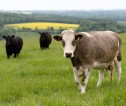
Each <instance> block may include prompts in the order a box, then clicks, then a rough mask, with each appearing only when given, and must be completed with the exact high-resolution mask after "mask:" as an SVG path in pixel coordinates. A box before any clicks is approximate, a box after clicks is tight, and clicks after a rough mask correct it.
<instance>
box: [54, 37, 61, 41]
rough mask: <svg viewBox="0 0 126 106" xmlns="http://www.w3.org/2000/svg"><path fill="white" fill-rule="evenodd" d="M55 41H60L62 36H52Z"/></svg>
mask: <svg viewBox="0 0 126 106" xmlns="http://www.w3.org/2000/svg"><path fill="white" fill-rule="evenodd" d="M53 38H54V39H55V40H56V41H61V40H62V37H61V36H54V37H53Z"/></svg>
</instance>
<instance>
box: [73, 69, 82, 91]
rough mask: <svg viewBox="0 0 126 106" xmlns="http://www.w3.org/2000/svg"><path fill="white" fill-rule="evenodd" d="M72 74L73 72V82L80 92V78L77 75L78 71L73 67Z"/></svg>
mask: <svg viewBox="0 0 126 106" xmlns="http://www.w3.org/2000/svg"><path fill="white" fill-rule="evenodd" d="M73 72H74V80H75V82H76V84H77V85H78V90H81V88H82V85H81V82H80V78H79V75H78V70H77V69H76V67H73Z"/></svg>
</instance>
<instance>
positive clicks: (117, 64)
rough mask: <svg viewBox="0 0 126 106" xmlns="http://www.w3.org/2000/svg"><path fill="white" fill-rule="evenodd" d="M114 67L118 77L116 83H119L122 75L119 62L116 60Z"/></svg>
mask: <svg viewBox="0 0 126 106" xmlns="http://www.w3.org/2000/svg"><path fill="white" fill-rule="evenodd" d="M114 62H115V67H116V73H117V76H118V82H120V79H121V73H122V68H121V61H118V59H117V58H116V59H115V61H114Z"/></svg>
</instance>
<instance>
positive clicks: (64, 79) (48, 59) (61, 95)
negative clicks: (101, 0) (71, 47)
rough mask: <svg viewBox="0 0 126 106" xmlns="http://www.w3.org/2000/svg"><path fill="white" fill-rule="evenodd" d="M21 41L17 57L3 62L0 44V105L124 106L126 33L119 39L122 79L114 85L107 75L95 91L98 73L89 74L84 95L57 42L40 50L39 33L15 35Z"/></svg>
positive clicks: (114, 78) (2, 43) (3, 56)
mask: <svg viewBox="0 0 126 106" xmlns="http://www.w3.org/2000/svg"><path fill="white" fill-rule="evenodd" d="M16 35H19V36H21V37H22V38H23V40H24V45H23V49H22V51H21V53H20V55H19V56H18V57H17V58H13V56H11V57H10V59H7V56H6V53H5V41H4V40H2V41H0V106H125V105H126V67H125V64H126V58H125V57H126V54H125V53H126V34H120V37H121V38H122V40H123V50H122V51H123V62H122V78H121V82H120V84H119V85H117V76H116V72H115V71H114V74H113V82H112V83H111V81H110V79H109V75H108V72H105V78H104V80H103V83H102V85H101V87H99V88H97V87H96V84H97V81H98V71H96V70H94V71H93V72H92V73H91V76H90V78H89V82H88V85H87V92H86V94H84V95H82V94H80V92H79V91H78V90H77V85H76V84H75V82H74V78H73V71H72V65H71V62H70V60H69V59H66V58H64V57H63V50H62V45H61V42H60V43H59V42H56V41H55V40H53V41H52V43H51V45H50V49H47V50H41V49H40V47H39V34H37V33H30V32H29V33H27V32H20V33H16Z"/></svg>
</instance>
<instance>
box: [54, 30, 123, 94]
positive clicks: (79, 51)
mask: <svg viewBox="0 0 126 106" xmlns="http://www.w3.org/2000/svg"><path fill="white" fill-rule="evenodd" d="M54 39H55V40H57V41H62V45H63V50H64V56H65V57H66V58H70V59H71V62H72V65H73V72H74V79H75V82H76V83H77V85H78V88H79V89H80V90H81V93H82V94H83V93H85V91H86V85H87V82H88V79H89V76H90V72H91V71H92V69H93V68H96V69H98V70H99V80H98V83H97V86H100V85H101V82H102V80H103V77H104V69H108V70H113V66H114V65H115V68H116V72H117V76H118V81H119V82H120V78H121V70H122V69H121V60H122V55H121V42H122V41H121V39H120V38H119V37H118V36H117V34H116V33H115V32H112V31H92V32H79V33H75V32H74V31H73V30H64V31H63V32H62V33H61V36H54ZM80 76H82V77H83V78H82V82H80V78H79V77H80Z"/></svg>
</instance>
